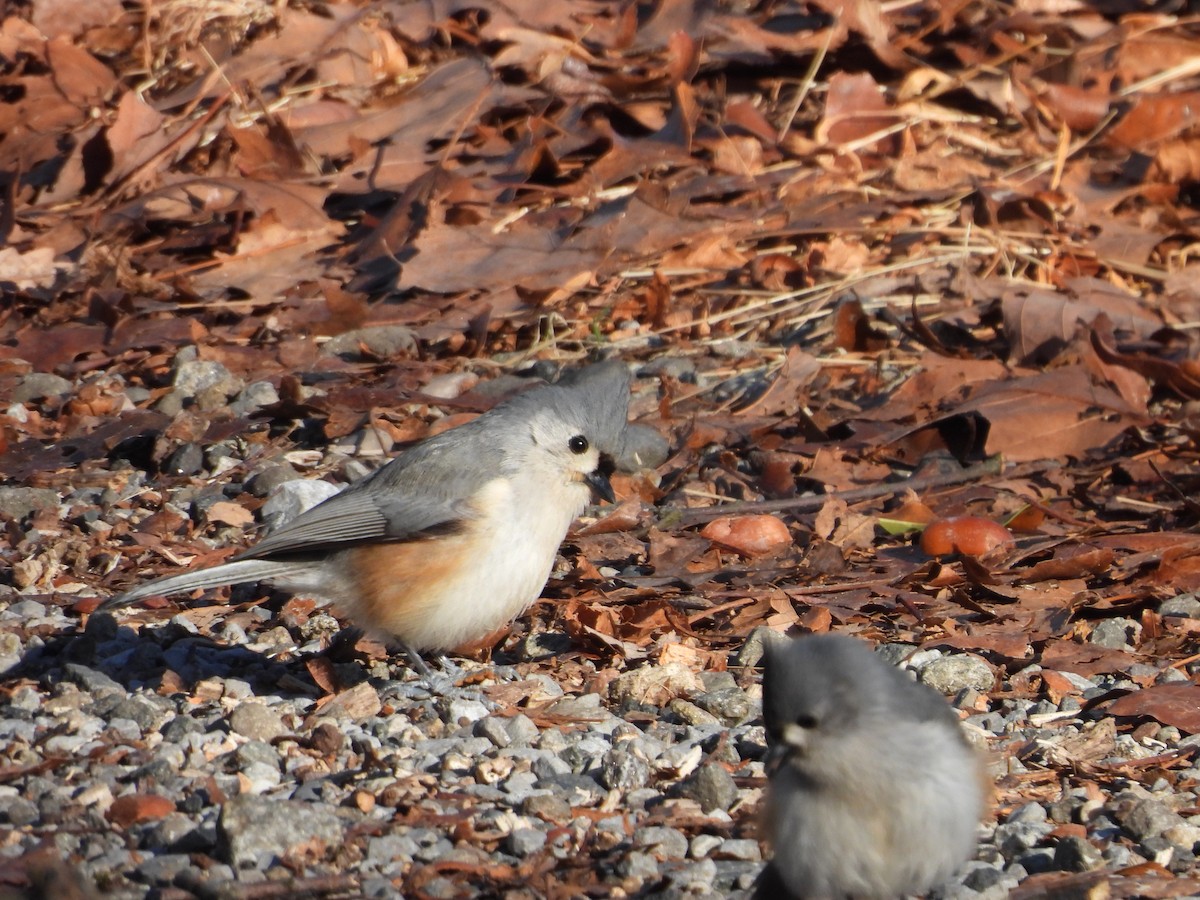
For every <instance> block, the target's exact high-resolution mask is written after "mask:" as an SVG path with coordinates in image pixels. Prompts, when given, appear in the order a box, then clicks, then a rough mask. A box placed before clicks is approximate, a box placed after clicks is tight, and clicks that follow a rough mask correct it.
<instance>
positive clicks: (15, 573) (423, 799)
mask: <svg viewBox="0 0 1200 900" xmlns="http://www.w3.org/2000/svg"><path fill="white" fill-rule="evenodd" d="M31 377H32V376H31ZM38 390H40V391H43V392H44V390H45V388H44V387H42V388H38ZM230 390H231V391H232V390H233V389H232V388H231V389H230ZM255 390H256V389H255V386H254V385H250V386H249V387H247V388H245V389H244V390H242V392H241V394H239V395H237V397H236V398H235V401H234V402H235V403H238V402H241V401H242V400H243V399H244V400H245V403H246V404H248V406H250V407H252V406H253V405H254V404H255V403H262V402H271V399H272V398H271V396H269V393H270V392H266V393H264V392H261V391H260V392H259V394H262V396H258V395H256V394H255ZM167 396H168V398H170V396H171V395H167ZM133 399H139V398H133ZM140 399H144V398H140ZM222 447H224V450H223V449H222ZM233 447H235V442H233V441H230V442H229V443H227V444H225V445H220V444H217V445H213V444H209V445H206V446H204V447H203V448H201V446H200V445H199V444H196V443H184V444H182V445H180V447H179V448H178V450H176V451H175V452H174V454H173V455H172V459H173V460H174V461H175V463H177V466H176V468H177V469H179V471H181V472H196V471H200V470H203V471H205V472H206V473H207V474H208V476H209V477H210V478H211V479H212V481H210V482H209V483H207V484H204V485H203V486H196V485H195V484H192V483H188V482H187V480H186V479H181V480H180V481H181V486H177V487H175V488H173V489H171V490H170V491H166V492H164V491H163V489H162V488H156V487H154V486H153V485H151V484H148V483H147V482H146V480H145V477H144V475H142V473H140V472H139V471H137V470H136V469H124V470H120V471H109V472H106V473H105V474H104V477H103V478H96V479H90V483H91V486H88V484H87V483H88V482H89V478H88V477H86V476H81V477H80V479H79V482H80V483H81V484H83V485H84V486H80V487H76V488H75V489H74V490H72V491H70V492H67V493H65V494H63V493H60V492H59V491H56V490H54V489H49V488H41V487H3V488H0V514H3V516H4V518H5V519H7V520H8V521H9V522H10V525H9V528H8V535H9V538H10V547H11V548H12V549H11V550H10V551H9V559H10V562H11V571H10V575H9V581H10V582H11V583H10V584H8V585H4V586H0V671H5V672H6V677H5V680H4V682H3V691H2V693H0V772H2V774H3V777H2V778H0V893H3V891H5V890H6V888H5V887H4V886H5V885H10V886H12V890H13V891H15V892H17V895H20V893H21V891H27V892H28V894H29V895H32V896H51V895H54V896H55V897H56V898H58V900H62V898H64V897H70V896H91V895H98V894H103V895H105V896H111V897H118V898H119V897H142V896H157V897H167V898H171V897H174V898H187V897H194V896H195V897H275V896H296V895H305V896H320V897H351V896H378V897H390V896H398V895H400V894H403V895H404V896H409V897H488V896H505V897H514V898H522V897H530V898H533V897H570V896H610V897H621V896H639V897H677V896H678V897H684V896H686V897H731V898H736V897H741V896H744V895H746V893H747V891H748V889H749V888H750V887H751V885H752V883H753V881H754V879H755V877H756V875H757V873H758V872H759V870H760V869H761V867H762V859H763V854H764V852H765V848H764V846H763V845H762V844H761V843H760V840H759V835H758V833H757V826H756V819H757V816H756V811H757V808H758V806H759V803H760V800H761V798H762V794H763V790H764V786H765V779H764V775H763V764H762V760H763V757H764V753H765V749H766V747H765V736H764V731H763V727H762V716H761V684H760V672H759V670H758V669H757V668H756V667H755V665H754V663H755V662H756V661H757V656H758V652H757V651H758V649H759V648H760V647H761V635H756V634H752V635H751V636H750V638H749V640H747V642H746V644H745V646H743V647H742V648H741V649H740V650H739V651H738V652H737V653H736V654H734V656H733V658H732V659H731V660H730V668H729V671H726V672H693V671H691V670H690V669H689V668H687V667H686V666H684V665H682V664H680V663H679V662H668V663H665V664H655V663H653V662H648V661H647V662H642V663H641V664H631V668H630V669H629V670H628V671H620V670H617V669H614V668H611V667H605V666H604V665H603V663H602V662H600V661H597V659H595V658H593V657H590V656H589V655H588V654H587V653H586V652H585V651H583V650H581V649H580V648H579V647H577V646H574V645H573V643H572V641H571V640H570V639H569V638H567V636H566V635H563V634H555V633H553V632H548V631H546V630H545V628H544V627H543V626H542V624H541V623H540V621H539V620H533V619H526V620H525V621H524V622H523V623H521V625H520V626H519V627H518V629H517V633H515V634H514V636H513V637H512V638H511V639H510V640H509V641H508V642H507V644H506V645H505V647H504V649H503V651H501V652H500V654H499V655H498V656H497V657H496V658H495V659H494V660H492V663H491V664H488V665H483V664H480V663H475V662H470V661H460V663H459V668H458V669H457V670H456V671H454V673H453V674H454V681H455V687H453V688H452V689H450V690H446V691H444V692H441V693H434V692H431V691H430V690H429V689H428V688H427V686H426V685H425V684H424V683H423V682H422V681H421V680H420V679H419V678H417V677H416V676H415V675H414V674H413V673H412V672H410V671H409V670H408V669H407V668H406V667H405V666H404V665H403V660H402V658H395V659H391V658H388V657H387V656H386V655H385V654H383V653H382V652H379V648H378V647H377V646H375V645H371V644H370V643H362V642H360V643H358V644H356V643H355V641H354V640H345V639H343V638H342V637H339V632H340V625H339V623H338V622H337V621H336V620H335V619H334V618H333V617H332V616H330V615H329V614H327V613H325V612H323V611H321V610H319V609H313V608H311V607H310V606H306V605H305V604H303V603H298V602H295V601H293V602H285V600H284V598H280V597H275V598H273V599H271V600H269V601H268V602H267V603H264V604H251V603H247V602H244V601H245V600H246V599H249V598H252V597H253V596H254V594H253V592H252V591H251V590H250V589H248V588H240V589H236V590H235V591H234V594H233V600H232V602H231V603H230V604H229V605H225V606H221V605H215V606H214V605H198V606H190V607H189V606H188V605H186V604H176V603H165V602H163V603H157V604H151V608H146V609H134V610H130V611H127V612H125V613H123V614H122V615H121V617H120V618H119V619H114V618H112V617H110V616H108V615H96V616H89V615H88V611H89V610H90V609H93V608H94V606H95V602H96V601H95V599H93V595H94V594H95V589H94V588H93V587H92V586H91V585H93V584H95V583H96V581H97V579H98V577H99V573H102V572H104V571H106V570H108V569H112V568H115V567H116V566H117V565H118V563H119V562H120V559H119V557H118V555H117V554H118V550H117V549H116V547H118V546H122V547H128V546H129V541H128V540H124V543H114V542H113V541H111V540H110V539H109V535H110V532H112V531H113V530H114V529H118V530H119V529H121V528H124V529H125V532H124V533H125V534H128V533H129V527H128V523H129V522H130V521H131V520H136V521H139V522H145V521H146V519H147V517H150V516H154V515H158V516H179V517H183V518H184V519H186V518H188V517H191V518H192V519H193V520H194V521H200V520H203V519H204V517H205V516H208V517H209V518H208V521H209V522H210V523H212V522H213V521H214V520H215V519H216V515H215V513H218V512H219V513H220V515H228V514H229V511H228V510H222V509H221V507H219V506H218V504H220V503H221V502H222V501H223V500H226V499H228V498H229V497H232V496H234V495H236V494H237V493H238V492H240V491H241V489H242V485H241V484H237V485H229V484H224V485H223V484H222V483H221V478H220V477H219V474H220V473H221V472H223V471H226V470H227V469H229V468H230V467H231V466H232V465H233V464H235V463H236V464H238V465H243V464H245V465H246V468H247V469H248V470H249V472H250V475H251V476H252V477H247V478H246V480H245V483H246V489H247V490H249V491H251V492H252V493H253V492H257V493H258V495H259V496H265V495H266V494H267V492H268V491H269V490H270V489H271V488H272V487H274V486H276V485H277V484H278V483H279V482H281V481H284V480H287V479H289V478H295V477H296V473H295V472H294V471H293V470H292V469H291V468H290V467H289V466H287V465H281V464H279V463H253V461H252V460H251V461H250V463H246V462H245V461H243V460H234V461H233V462H232V463H231V462H230V460H231V459H232V458H233V456H234V453H233V450H232V449H231V448H233ZM334 449H335V450H338V449H340V451H341V452H343V453H345V452H354V451H356V450H357V449H361V448H359V447H357V446H356V445H355V442H354V441H348V442H347V446H346V447H342V448H334ZM251 463H253V464H251ZM356 465H358V464H356V463H353V462H351V463H343V469H344V474H348V475H355V474H361V472H356V471H355V466H356ZM309 502H311V501H309ZM263 512H264V514H269V512H270V509H269V508H268V509H264V511H263ZM63 523H67V525H64V524H63ZM243 529H244V524H235V523H230V524H229V527H228V528H226V529H216V530H215V536H214V542H215V543H218V544H219V543H221V542H223V541H230V540H233V539H234V537H235V536H241V534H242V531H243ZM145 533H146V532H145V531H144V530H143V531H140V532H139V534H143V535H144V534H145ZM160 546H161V544H160ZM167 553H169V551H167V550H164V555H166V554H167ZM51 588H52V589H51ZM1159 612H1160V613H1161V614H1163V615H1177V616H1185V617H1188V618H1200V602H1198V601H1197V600H1196V599H1195V598H1194V597H1173V598H1170V599H1168V600H1166V601H1164V602H1163V603H1162V605H1161V606H1160V608H1159ZM1137 629H1138V623H1137V622H1134V621H1132V620H1127V619H1121V618H1113V619H1110V620H1108V621H1105V622H1102V623H1100V624H1099V625H1098V626H1097V627H1096V628H1095V629H1094V630H1093V631H1092V632H1091V634H1090V640H1091V641H1093V642H1095V643H1097V644H1099V645H1101V646H1102V647H1104V648H1105V649H1107V650H1109V651H1112V650H1116V651H1129V652H1132V651H1133V649H1134V648H1133V643H1134V642H1135V640H1136V637H1137ZM522 631H523V632H524V633H521V632H522ZM880 652H882V653H885V654H886V655H887V656H888V658H889V659H890V660H891V661H893V662H896V663H898V664H903V665H904V666H906V667H908V668H910V669H912V670H913V671H914V672H915V673H916V675H917V677H919V678H921V679H922V680H924V681H926V682H927V683H930V684H932V685H934V686H935V687H936V688H937V689H938V690H940V691H942V692H943V693H944V694H945V695H946V696H947V697H948V698H949V699H950V700H952V702H953V703H954V704H955V705H956V706H957V707H958V708H959V709H960V710H961V712H962V715H963V719H964V727H965V728H966V729H967V731H968V734H969V735H970V736H971V737H972V739H973V740H975V741H976V743H977V744H978V745H979V746H980V747H981V748H983V750H985V751H986V752H987V753H988V754H989V755H990V759H991V768H992V771H993V774H994V775H995V777H996V783H997V792H996V802H995V814H994V816H993V817H992V818H989V820H988V821H986V822H985V823H983V824H982V825H981V827H980V836H981V843H980V846H979V850H978V853H977V856H976V859H975V860H974V861H973V862H972V863H970V864H969V866H968V867H966V868H965V869H964V871H963V872H962V873H961V876H960V877H959V878H958V879H957V880H956V882H955V883H954V884H951V885H949V886H947V888H946V890H945V895H946V896H949V897H955V898H976V897H988V898H999V897H1003V896H1007V895H1009V893H1010V891H1014V889H1015V894H1014V895H1015V896H1026V897H1032V896H1043V895H1046V896H1049V895H1051V894H1049V893H1047V892H1049V891H1055V892H1056V893H1054V894H1053V895H1054V896H1087V897H1101V896H1135V895H1137V896H1156V897H1165V896H1188V895H1200V880H1196V876H1197V869H1198V867H1197V861H1196V850H1197V847H1198V846H1200V802H1198V800H1197V784H1198V783H1200V768H1197V767H1195V766H1194V765H1193V763H1194V760H1195V754H1196V747H1197V746H1198V745H1200V736H1185V735H1182V734H1181V733H1180V732H1179V730H1178V729H1176V728H1173V727H1163V726H1159V725H1158V724H1156V723H1154V722H1152V721H1146V722H1142V723H1141V724H1140V725H1138V726H1137V727H1136V728H1132V729H1131V728H1130V723H1128V722H1123V723H1122V725H1121V728H1120V729H1118V727H1117V726H1116V723H1115V722H1114V720H1113V719H1112V718H1111V717H1106V715H1105V713H1104V712H1103V709H1102V708H1101V707H1099V706H1097V705H1096V701H1099V700H1100V699H1101V698H1107V697H1110V696H1113V695H1114V692H1121V691H1136V690H1138V689H1140V688H1143V687H1146V686H1149V685H1152V684H1155V683H1164V682H1171V681H1180V680H1187V679H1188V678H1189V676H1190V675H1191V674H1192V672H1193V669H1194V664H1192V668H1189V667H1188V666H1181V665H1178V664H1175V665H1172V664H1171V661H1169V660H1163V661H1162V662H1161V663H1160V664H1158V665H1132V666H1131V667H1130V669H1129V678H1127V679H1126V678H1111V677H1107V676H1097V677H1093V678H1084V677H1082V676H1078V675H1070V674H1065V673H1057V674H1056V676H1055V679H1054V685H1055V689H1054V690H1053V691H1050V690H1049V689H1047V686H1046V685H1047V683H1046V682H1044V681H1043V680H1041V679H1039V678H1037V677H1036V675H1037V671H1038V670H1037V667H1030V668H1027V669H1023V670H1020V671H1014V670H1011V669H1009V668H1006V667H1005V664H1004V662H1003V660H1001V659H985V658H983V657H980V656H976V655H972V654H968V653H954V654H946V653H942V652H939V651H937V650H920V649H919V648H917V647H914V646H911V645H906V644H888V645H884V646H882V647H881V648H880ZM1031 686H1033V687H1031Z"/></svg>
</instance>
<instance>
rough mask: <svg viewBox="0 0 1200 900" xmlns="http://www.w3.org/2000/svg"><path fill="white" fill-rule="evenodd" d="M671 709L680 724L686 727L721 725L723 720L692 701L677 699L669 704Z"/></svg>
mask: <svg viewBox="0 0 1200 900" xmlns="http://www.w3.org/2000/svg"><path fill="white" fill-rule="evenodd" d="M667 709H669V710H670V711H671V712H672V713H674V714H675V716H676V717H677V718H678V719H679V721H680V722H683V723H684V724H685V725H720V724H722V723H721V720H720V719H718V718H717V717H716V716H714V715H713V714H712V713H710V712H707V711H705V710H703V709H701V708H700V707H699V706H697V705H696V704H695V703H692V702H691V701H690V700H681V699H679V698H676V699H674V700H672V701H671V702H670V703H668V704H667Z"/></svg>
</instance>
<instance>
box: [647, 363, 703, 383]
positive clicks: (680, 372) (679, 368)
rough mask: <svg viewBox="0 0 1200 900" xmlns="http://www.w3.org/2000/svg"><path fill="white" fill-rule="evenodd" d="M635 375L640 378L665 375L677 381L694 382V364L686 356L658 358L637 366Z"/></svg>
mask: <svg viewBox="0 0 1200 900" xmlns="http://www.w3.org/2000/svg"><path fill="white" fill-rule="evenodd" d="M637 374H638V375H640V376H642V377H647V378H648V377H653V376H656V375H666V376H667V377H668V378H675V379H678V380H679V381H690V382H692V383H695V381H696V363H695V362H694V361H693V360H692V359H691V358H690V357H687V356H660V357H658V358H657V359H652V360H650V362H648V363H646V364H644V365H642V366H639V367H638V369H637Z"/></svg>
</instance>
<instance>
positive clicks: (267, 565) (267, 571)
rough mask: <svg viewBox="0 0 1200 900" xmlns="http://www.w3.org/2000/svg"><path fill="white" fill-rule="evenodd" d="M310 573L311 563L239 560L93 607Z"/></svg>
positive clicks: (155, 583) (106, 608)
mask: <svg viewBox="0 0 1200 900" xmlns="http://www.w3.org/2000/svg"><path fill="white" fill-rule="evenodd" d="M311 572H312V563H308V562H280V561H277V560H269V559H242V560H238V561H237V562H230V563H225V564H224V565H220V566H213V567H212V568H211V569H200V570H199V571H196V572H184V573H183V574H181V575H170V576H168V577H166V578H159V579H156V580H155V581H148V582H146V583H145V584H141V585H138V586H137V587H135V588H134V589H133V590H129V591H126V592H125V593H123V594H118V595H117V596H116V597H110V598H109V599H107V600H105V601H104V602H103V603H101V604H100V605H99V606H98V607H96V611H97V612H101V611H104V612H109V611H111V610H114V609H120V608H121V607H124V606H131V605H132V604H134V603H137V602H138V601H140V600H145V599H146V598H147V597H169V596H170V595H172V594H182V593H186V592H187V591H195V590H204V589H207V588H214V587H221V586H222V585H226V584H241V583H242V582H245V581H268V580H272V579H277V578H288V577H290V576H300V575H304V574H309V573H311Z"/></svg>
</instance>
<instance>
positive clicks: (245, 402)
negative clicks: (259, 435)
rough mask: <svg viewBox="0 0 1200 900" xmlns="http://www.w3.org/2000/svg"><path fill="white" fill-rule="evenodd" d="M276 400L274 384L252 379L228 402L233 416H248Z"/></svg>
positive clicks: (276, 394)
mask: <svg viewBox="0 0 1200 900" xmlns="http://www.w3.org/2000/svg"><path fill="white" fill-rule="evenodd" d="M278 402H279V391H277V390H276V389H275V385H273V384H271V382H269V381H252V382H250V383H249V384H248V385H246V386H245V387H244V388H243V389H242V392H241V393H240V394H238V395H237V398H236V399H235V400H234V401H233V402H232V403H230V404H229V411H230V412H232V413H233V414H234V415H235V416H248V415H250V414H251V413H254V412H257V411H258V410H260V409H262V408H263V407H264V406H270V405H271V404H273V403H278Z"/></svg>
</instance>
